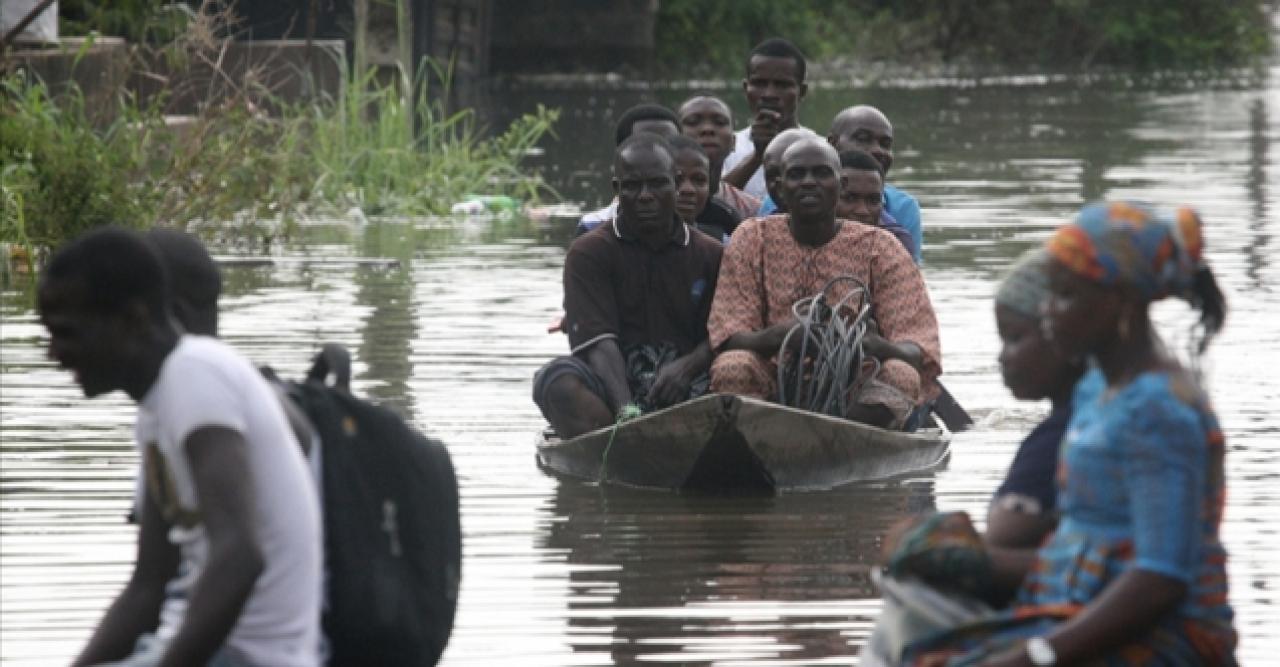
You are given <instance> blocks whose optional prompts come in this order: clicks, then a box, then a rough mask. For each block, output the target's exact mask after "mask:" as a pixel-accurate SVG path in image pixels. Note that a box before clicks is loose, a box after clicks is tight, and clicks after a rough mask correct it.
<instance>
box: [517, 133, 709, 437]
mask: <svg viewBox="0 0 1280 667" xmlns="http://www.w3.org/2000/svg"><path fill="white" fill-rule="evenodd" d="M677 176H678V174H677V169H676V163H675V158H674V156H673V155H672V150H671V147H670V145H669V144H668V143H667V141H666V140H665V139H663V138H661V137H658V136H656V135H653V134H648V133H640V134H635V135H633V136H632V137H631V138H629V139H627V140H626V141H624V142H623V143H622V145H621V146H619V147H618V151H617V153H616V157H615V159H614V165H613V189H614V192H615V193H616V194H617V196H618V215H617V217H616V218H614V219H613V220H612V221H611V222H610V223H609V224H604V225H601V226H599V227H597V228H596V229H594V230H592V231H590V232H588V233H587V234H584V235H583V236H581V237H579V238H578V239H577V240H575V241H574V242H573V245H572V246H570V248H569V253H568V255H567V256H566V257H565V263H564V310H565V317H564V324H563V330H564V332H565V333H566V334H567V335H568V336H569V345H570V348H571V350H572V353H571V354H570V355H568V356H563V357H558V358H556V359H553V360H552V361H551V362H550V363H548V364H547V365H545V366H543V367H542V368H541V369H539V370H538V372H537V374H536V375H535V376H534V381H533V400H534V402H535V403H537V404H538V407H539V408H540V409H541V410H542V414H543V415H544V416H546V418H547V421H548V422H550V423H551V425H552V427H554V428H555V430H556V433H557V434H559V435H560V437H562V438H566V439H567V438H572V437H575V436H578V435H581V434H582V433H586V432H588V431H592V430H595V429H597V428H601V427H604V426H608V425H610V424H613V423H615V422H616V421H617V420H618V419H619V418H620V416H622V417H625V416H627V415H632V414H635V408H636V407H638V408H640V409H656V408H661V407H665V406H668V405H673V404H675V403H679V402H681V401H684V400H687V399H689V398H693V397H695V396H697V395H699V394H701V393H702V392H704V391H705V390H706V382H707V380H706V372H707V368H708V366H709V365H710V363H711V356H712V355H711V349H710V347H709V346H708V344H707V316H708V313H709V311H710V308H711V299H712V295H713V294H714V292H715V287H716V278H717V276H718V275H719V271H720V256H721V254H722V252H723V250H722V247H721V245H720V243H719V242H718V241H716V240H713V239H712V238H711V237H709V236H707V235H705V234H703V233H701V232H699V231H697V230H695V229H693V228H691V227H690V226H689V225H687V224H685V222H684V221H682V220H681V219H680V217H679V216H678V215H677V214H676V207H675V206H676V203H675V193H676V180H677Z"/></svg>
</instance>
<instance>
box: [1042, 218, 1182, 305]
mask: <svg viewBox="0 0 1280 667" xmlns="http://www.w3.org/2000/svg"><path fill="white" fill-rule="evenodd" d="M1046 248H1047V250H1048V251H1049V254H1050V255H1052V256H1053V258H1054V259H1056V260H1058V261H1059V262H1061V263H1062V264H1063V265H1064V266H1066V267H1067V268H1068V269H1070V270H1072V271H1074V272H1075V273H1076V274H1078V275H1080V276H1083V277H1085V278H1088V279H1089V280H1093V281H1095V282H1098V283H1100V284H1103V285H1123V286H1126V287H1129V288H1131V289H1135V290H1137V292H1138V294H1139V295H1141V296H1142V297H1144V298H1145V299H1146V300H1148V301H1156V300H1159V299H1163V298H1164V297H1166V296H1177V297H1182V298H1190V297H1191V294H1190V291H1191V288H1192V286H1193V284H1194V280H1195V274H1196V271H1197V270H1198V269H1200V268H1201V267H1202V266H1203V264H1202V259H1201V258H1202V254H1203V252H1204V237H1203V234H1202V233H1201V223H1200V216H1199V215H1197V214H1196V212H1195V210H1194V209H1191V208H1189V207H1186V206H1183V207H1179V208H1178V209H1177V210H1175V211H1173V212H1172V213H1168V212H1160V211H1156V210H1155V209H1154V208H1152V207H1151V206H1149V205H1147V204H1141V203H1135V202H1111V203H1107V202H1103V203H1095V204H1089V205H1088V206H1085V207H1084V208H1082V209H1080V212H1079V213H1077V214H1076V216H1075V218H1074V219H1072V221H1071V222H1069V223H1067V224H1065V225H1063V226H1061V227H1059V228H1058V231H1057V232H1056V233H1055V234H1054V235H1053V236H1052V237H1051V238H1050V239H1049V242H1048V245H1047V246H1046Z"/></svg>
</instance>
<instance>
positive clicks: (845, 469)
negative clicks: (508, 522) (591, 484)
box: [538, 394, 951, 493]
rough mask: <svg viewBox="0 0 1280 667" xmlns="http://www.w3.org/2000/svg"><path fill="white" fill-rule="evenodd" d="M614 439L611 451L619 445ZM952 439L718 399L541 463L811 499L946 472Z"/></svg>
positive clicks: (541, 447)
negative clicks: (868, 483) (852, 485)
mask: <svg viewBox="0 0 1280 667" xmlns="http://www.w3.org/2000/svg"><path fill="white" fill-rule="evenodd" d="M611 439H612V444H610V440H611ZM950 441H951V437H950V434H949V433H947V432H946V431H943V430H940V429H936V428H931V429H922V430H920V431H917V432H915V433H901V432H896V431H887V430H885V429H881V428H876V427H874V426H868V425H866V424H860V423H857V422H852V421H848V420H845V419H837V418H835V417H828V416H826V415H820V414H814V413H812V412H805V411H803V410H796V409H794V408H789V407H786V406H782V405H777V404H775V403H769V402H766V401H760V400H756V399H753V398H745V397H742V396H731V395H728V394H712V395H709V396H703V397H701V398H698V399H694V400H692V401H689V402H687V403H682V404H680V405H676V406H673V407H670V408H667V409H665V410H660V411H658V412H653V413H650V414H647V415H644V416H642V417H639V418H637V419H633V420H631V421H628V422H624V423H623V424H621V425H619V426H618V427H617V428H616V432H615V427H612V426H609V427H606V428H602V429H598V430H595V431H592V432H590V433H584V434H583V435H580V436H578V437H576V438H573V439H572V440H567V441H560V440H558V439H556V438H555V437H554V436H544V438H543V439H542V441H541V442H539V443H538V463H539V465H540V466H541V467H542V468H543V469H544V470H547V471H549V472H551V473H553V474H556V475H561V476H565V477H570V478H577V479H582V480H588V481H596V482H602V483H604V482H607V483H612V484H624V485H627V486H636V487H645V488H653V489H670V490H680V491H709V492H760V493H769V492H788V491H812V490H820V489H829V488H832V487H836V486H840V485H842V484H847V483H849V482H855V481H859V480H867V479H879V478H884V477H892V476H894V475H899V474H903V473H908V472H912V471H916V470H922V469H925V468H929V467H931V466H934V465H937V464H938V463H939V462H941V461H942V459H943V458H944V457H945V456H946V454H947V448H948V446H949V444H950Z"/></svg>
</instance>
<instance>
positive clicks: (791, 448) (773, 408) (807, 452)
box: [738, 399, 948, 490]
mask: <svg viewBox="0 0 1280 667" xmlns="http://www.w3.org/2000/svg"><path fill="white" fill-rule="evenodd" d="M738 414H739V416H738V428H739V429H740V430H741V431H742V433H743V435H744V436H745V437H746V440H747V443H748V445H749V446H750V447H751V448H752V450H753V451H754V452H755V453H756V456H757V457H759V459H760V460H761V461H762V462H763V464H764V466H765V468H767V469H768V470H769V471H770V472H771V473H772V474H773V476H774V480H775V483H776V484H777V486H778V488H779V489H782V490H805V489H825V488H831V487H834V486H839V485H841V484H847V483H849V482H854V481H859V480H866V479H879V478H884V477H890V476H893V475H898V474H902V473H904V472H910V471H913V470H920V469H923V468H927V467H929V466H931V465H934V464H936V463H937V462H938V461H939V460H940V459H941V458H942V456H943V455H944V454H945V453H946V450H947V445H948V440H947V439H946V438H945V437H943V434H942V433H941V432H940V431H936V430H932V431H928V432H917V433H901V432H897V431H887V430H884V429H880V428H875V427H872V426H868V425H865V424H859V423H856V422H851V421H847V420H843V419H836V418H833V417H827V416H825V415H816V414H812V413H807V412H803V411H800V410H795V409H792V408H787V407H785V406H779V405H776V404H771V403H764V402H761V401H755V400H751V399H745V400H744V401H743V405H742V408H741V409H740V411H739V413H738Z"/></svg>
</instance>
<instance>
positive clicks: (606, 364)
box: [584, 338, 631, 416]
mask: <svg viewBox="0 0 1280 667" xmlns="http://www.w3.org/2000/svg"><path fill="white" fill-rule="evenodd" d="M584 356H585V357H586V359H587V365H589V366H591V370H593V371H595V373H596V375H597V376H599V378H600V380H601V381H602V382H604V389H605V392H606V393H607V394H608V395H609V409H610V410H612V411H613V414H614V415H615V416H616V415H617V414H618V410H620V409H621V408H622V406H624V405H626V404H628V403H630V402H631V389H630V388H629V387H628V386H627V362H626V360H625V359H623V358H622V350H621V349H619V348H618V341H616V340H614V339H612V338H606V339H604V340H602V341H599V342H597V343H596V344H594V345H592V346H591V347H589V348H587V351H586V353H585V354H584Z"/></svg>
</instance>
